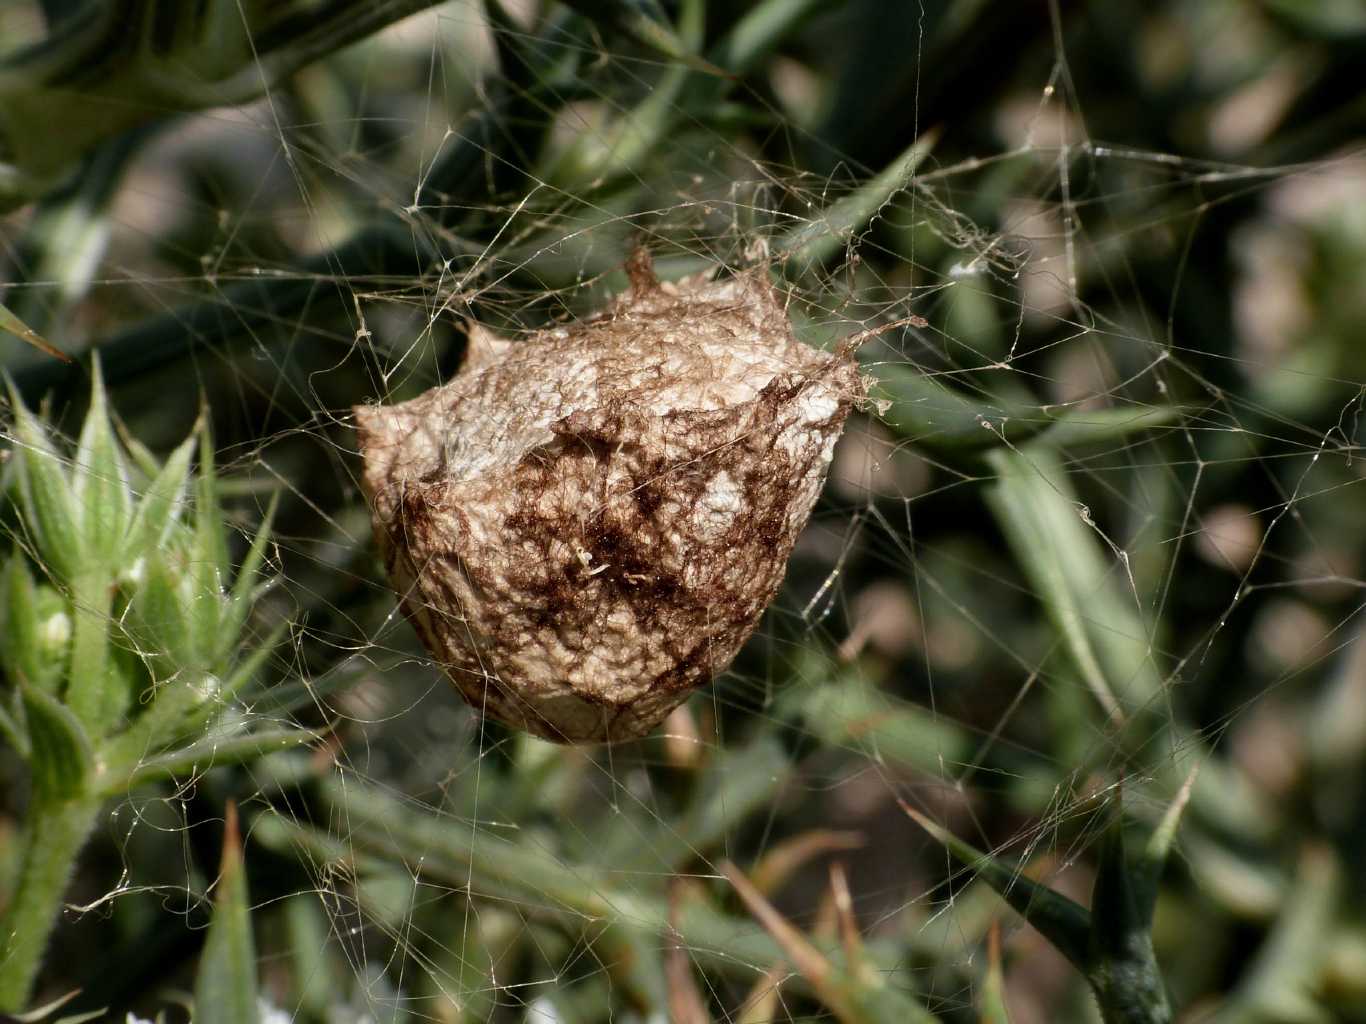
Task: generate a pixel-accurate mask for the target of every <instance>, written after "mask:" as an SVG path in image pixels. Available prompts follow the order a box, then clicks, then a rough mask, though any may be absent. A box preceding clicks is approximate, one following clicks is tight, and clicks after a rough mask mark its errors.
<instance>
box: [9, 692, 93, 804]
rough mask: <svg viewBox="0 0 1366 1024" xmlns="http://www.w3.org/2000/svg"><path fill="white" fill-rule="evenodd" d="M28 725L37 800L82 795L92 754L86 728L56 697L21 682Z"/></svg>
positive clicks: (71, 797)
mask: <svg viewBox="0 0 1366 1024" xmlns="http://www.w3.org/2000/svg"><path fill="white" fill-rule="evenodd" d="M20 688H21V690H22V692H23V700H24V717H25V719H26V721H27V724H28V736H29V767H30V770H31V771H32V773H33V790H34V794H35V795H36V796H37V798H38V799H39V800H42V801H44V802H47V803H56V802H58V801H62V800H70V799H73V798H75V797H78V796H81V795H82V794H83V793H84V792H85V789H86V785H87V782H88V780H89V778H90V770H91V765H92V764H93V762H94V755H93V753H92V752H91V748H90V739H89V737H88V736H87V735H86V732H85V729H84V728H83V727H82V726H81V723H80V722H79V721H78V720H77V718H76V716H75V715H74V714H72V712H71V709H70V708H68V707H67V706H66V705H65V704H63V703H62V702H61V701H59V700H58V699H57V698H56V697H54V696H52V695H51V694H49V693H44V692H43V691H42V690H39V689H36V688H34V687H33V686H30V685H28V684H27V683H25V682H23V681H22V680H21V681H20Z"/></svg>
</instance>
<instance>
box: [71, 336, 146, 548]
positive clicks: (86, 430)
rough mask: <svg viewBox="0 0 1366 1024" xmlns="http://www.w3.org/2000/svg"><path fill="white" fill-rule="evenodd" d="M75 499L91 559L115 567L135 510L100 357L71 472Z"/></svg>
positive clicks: (93, 377)
mask: <svg viewBox="0 0 1366 1024" xmlns="http://www.w3.org/2000/svg"><path fill="white" fill-rule="evenodd" d="M72 493H73V494H74V496H75V498H76V501H77V503H78V507H79V509H80V519H81V529H82V532H83V533H84V535H85V541H86V545H87V547H86V551H87V556H88V557H90V558H94V559H98V560H99V561H100V562H102V563H113V562H115V561H117V559H118V558H119V555H120V553H121V549H122V544H123V537H124V530H125V528H126V526H127V524H128V516H129V512H130V511H131V507H132V496H131V495H130V494H129V491H128V471H127V468H126V466H125V465H124V462H123V456H122V454H121V453H120V452H119V448H118V444H117V443H116V442H115V440H114V431H113V430H112V428H111V427H110V425H109V407H108V398H107V396H106V394H105V389H104V375H103V374H102V373H101V372H100V360H99V357H98V356H96V357H95V359H94V362H93V363H92V368H91V383H90V409H89V411H87V412H86V415H85V423H84V424H83V425H82V427H81V437H80V441H79V443H78V444H77V446H76V457H75V461H74V465H73V469H72Z"/></svg>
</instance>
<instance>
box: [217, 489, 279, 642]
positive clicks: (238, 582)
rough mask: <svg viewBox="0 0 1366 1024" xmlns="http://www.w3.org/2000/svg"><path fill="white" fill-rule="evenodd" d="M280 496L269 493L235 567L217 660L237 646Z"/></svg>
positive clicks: (220, 627) (256, 587)
mask: <svg viewBox="0 0 1366 1024" xmlns="http://www.w3.org/2000/svg"><path fill="white" fill-rule="evenodd" d="M279 499H280V495H279V492H278V491H277V492H276V493H275V494H274V495H272V496H271V499H270V505H269V507H267V509H266V514H265V518H263V519H262V520H261V525H260V526H259V527H257V528H256V536H255V537H254V538H252V542H251V547H250V548H248V549H247V554H246V557H245V558H243V559H242V564H241V565H239V566H238V567H237V578H236V579H235V580H233V584H232V592H231V593H230V594H229V595H228V602H227V607H226V608H224V609H223V614H222V621H221V623H220V624H219V627H218V658H217V660H219V661H223V660H226V659H227V658H229V657H231V655H232V652H233V651H234V650H235V649H236V648H237V644H238V634H239V633H240V632H241V630H242V624H243V623H244V622H245V621H246V618H247V613H248V612H249V611H250V610H251V605H252V601H253V600H254V599H255V595H256V593H257V592H258V585H259V582H260V581H259V580H258V577H259V575H260V572H261V563H262V561H263V560H264V559H265V555H266V547H267V545H268V544H269V542H270V527H271V523H273V522H274V521H275V510H276V509H277V508H278V507H279V504H280V500H279Z"/></svg>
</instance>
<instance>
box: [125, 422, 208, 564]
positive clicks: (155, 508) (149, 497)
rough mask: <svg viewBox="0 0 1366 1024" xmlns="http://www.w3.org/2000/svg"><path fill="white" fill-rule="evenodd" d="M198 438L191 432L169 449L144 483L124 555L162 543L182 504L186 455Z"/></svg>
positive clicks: (132, 556) (186, 477)
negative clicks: (148, 481) (173, 448)
mask: <svg viewBox="0 0 1366 1024" xmlns="http://www.w3.org/2000/svg"><path fill="white" fill-rule="evenodd" d="M198 441H199V438H198V436H197V435H196V434H191V435H190V436H189V437H187V438H186V439H185V440H184V441H183V442H181V444H180V446H179V447H178V448H176V450H175V451H173V452H172V453H171V454H170V456H169V457H168V458H167V459H166V463H165V465H163V466H162V467H161V468H160V469H159V470H158V471H157V473H156V475H155V476H154V477H153V478H152V482H151V483H149V484H148V485H147V489H146V490H145V491H144V492H143V494H142V500H141V501H139V502H138V506H137V509H136V510H135V511H134V512H133V521H132V523H131V525H130V526H129V528H128V541H127V546H126V548H125V552H126V557H128V558H130V559H135V558H138V557H140V556H143V555H145V554H149V553H151V552H152V551H153V550H154V549H156V548H158V547H160V546H161V545H162V544H164V543H165V541H166V537H167V535H168V534H169V533H170V530H171V527H172V526H174V525H175V524H176V522H177V521H178V520H179V518H180V511H181V509H182V508H183V507H184V500H185V487H186V483H187V482H188V480H189V471H190V459H191V458H193V457H194V450H195V445H196V444H197V443H198Z"/></svg>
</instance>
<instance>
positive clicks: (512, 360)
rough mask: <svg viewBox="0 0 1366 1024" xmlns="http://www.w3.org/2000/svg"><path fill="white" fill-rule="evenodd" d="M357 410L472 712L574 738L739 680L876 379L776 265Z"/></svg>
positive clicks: (397, 576) (382, 494) (650, 724)
mask: <svg viewBox="0 0 1366 1024" xmlns="http://www.w3.org/2000/svg"><path fill="white" fill-rule="evenodd" d="M627 269H628V271H629V273H630V277H631V288H630V290H629V291H628V292H626V293H624V294H623V295H620V296H618V297H617V298H616V299H615V300H614V301H612V302H611V303H609V304H608V306H607V307H606V308H605V309H604V310H602V311H601V312H600V313H597V314H595V315H594V316H592V317H591V318H589V319H587V320H583V321H580V322H578V323H574V324H571V325H568V326H565V327H556V328H552V329H547V330H542V331H538V332H536V333H534V334H532V335H530V336H529V337H527V338H526V339H525V340H522V341H516V342H509V341H506V340H504V339H501V338H498V337H496V336H494V335H492V334H490V333H489V332H488V331H486V330H484V329H482V328H480V327H477V326H475V327H472V328H471V329H470V340H469V353H468V355H467V356H466V361H465V365H464V366H463V367H462V368H461V370H460V372H459V373H458V374H457V375H456V376H455V377H454V378H453V379H452V380H451V381H450V382H449V383H447V384H445V385H442V386H441V387H436V388H433V389H431V390H430V391H428V392H426V393H425V394H422V395H420V396H418V397H417V398H414V399H412V400H411V401H408V402H403V403H401V404H398V405H392V406H357V407H356V410H355V413H356V425H357V431H358V434H359V440H360V449H361V453H362V455H363V457H364V476H363V480H364V485H365V489H366V492H367V495H368V497H369V499H370V501H371V503H372V507H373V511H374V525H375V535H376V537H377V538H378V542H379V547H380V550H381V552H382V553H383V556H384V562H385V566H386V568H387V570H388V573H389V578H390V580H391V582H392V583H393V586H394V589H395V590H396V591H397V592H398V594H399V597H400V600H401V603H402V607H403V611H404V613H405V614H406V615H407V617H408V619H409V621H411V622H412V624H413V626H414V627H415V628H416V630H417V632H418V635H419V636H420V637H421V638H422V641H423V643H424V644H426V646H427V649H428V651H430V652H431V654H432V656H433V657H434V658H435V659H436V660H437V662H439V663H440V664H441V666H442V667H443V668H444V669H445V670H446V672H447V673H448V674H449V675H450V678H451V679H452V680H453V681H454V683H455V685H456V686H457V687H458V688H459V690H460V692H461V694H462V695H463V696H464V698H465V700H467V701H468V702H469V703H470V704H471V705H472V706H473V707H475V708H476V709H478V710H479V711H481V712H482V713H483V714H485V715H490V716H492V717H494V718H497V719H500V720H502V721H504V722H507V723H509V724H510V725H513V726H516V727H519V728H522V729H527V730H529V731H530V732H532V733H535V734H536V735H538V736H542V737H544V738H546V739H550V740H556V741H559V742H572V743H582V742H600V741H607V740H624V739H629V738H632V737H636V736H642V735H644V734H645V733H647V732H649V731H650V730H651V729H653V728H654V727H655V726H656V725H658V724H659V723H660V721H662V720H663V719H664V717H665V716H666V715H667V714H668V713H669V712H670V711H671V710H673V708H674V707H676V706H677V705H678V704H679V703H681V702H682V701H683V700H684V699H685V698H686V697H687V696H688V694H689V693H690V692H691V691H692V690H693V689H694V688H696V687H698V686H700V685H702V684H704V683H707V682H709V681H710V680H711V679H712V678H713V677H714V676H716V675H717V673H719V672H722V671H724V670H725V668H726V667H727V666H728V665H729V664H730V662H731V660H732V659H733V658H734V657H735V654H736V652H737V651H739V649H740V646H741V645H742V644H743V643H744V642H745V640H746V639H747V638H748V637H749V635H750V634H751V633H752V632H753V631H754V627H755V626H756V625H757V624H758V621H759V617H760V615H761V614H762V613H763V610H764V608H766V607H767V606H768V604H769V602H770V601H772V599H773V596H774V594H775V593H777V590H778V586H779V584H780V583H781V582H782V578H783V573H784V570H785V568H786V563H787V558H788V555H789V554H790V553H791V551H792V546H793V544H794V543H795V541H796V539H797V535H798V533H800V532H801V530H802V527H803V526H804V525H805V523H806V520H807V518H808V516H809V515H810V513H811V508H812V506H813V505H814V504H815V501H816V498H817V495H818V494H819V492H820V488H821V484H822V482H823V480H824V477H825V472H826V468H827V467H828V465H829V463H830V456H831V452H832V450H833V448H834V445H835V440H836V438H837V437H838V436H839V433H840V431H841V429H842V428H843V426H844V421H845V417H846V416H847V414H848V412H849V409H850V406H851V405H852V404H853V403H854V402H855V401H857V400H859V399H860V398H861V397H862V395H863V385H862V381H861V380H860V378H859V375H858V372H857V366H856V362H855V359H854V357H853V354H852V352H850V351H842V352H840V353H828V352H822V351H818V350H816V349H813V348H811V347H809V346H807V345H804V344H802V343H800V342H799V341H797V340H796V338H794V337H793V335H792V330H791V327H790V325H789V323H788V318H787V313H786V311H785V310H784V308H783V305H782V304H781V302H780V301H779V296H778V294H777V293H776V292H775V290H774V288H773V287H772V285H770V284H769V282H768V280H767V278H766V277H765V276H764V275H763V273H762V271H755V272H745V273H741V274H738V275H736V276H733V277H727V278H723V279H720V280H706V279H704V278H700V277H699V278H690V279H687V280H683V281H679V282H676V283H664V284H661V283H660V282H659V281H658V280H656V278H655V276H654V273H653V271H652V270H651V267H650V263H649V259H648V257H646V256H644V255H643V254H637V255H636V256H634V257H632V259H631V261H630V263H629V264H628V267H627Z"/></svg>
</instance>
